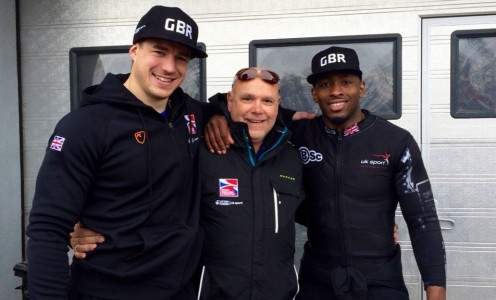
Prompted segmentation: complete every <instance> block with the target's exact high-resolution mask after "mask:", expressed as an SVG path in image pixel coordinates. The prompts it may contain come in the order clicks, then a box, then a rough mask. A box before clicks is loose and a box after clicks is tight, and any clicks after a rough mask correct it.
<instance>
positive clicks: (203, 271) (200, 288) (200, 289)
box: [196, 266, 205, 300]
mask: <svg viewBox="0 0 496 300" xmlns="http://www.w3.org/2000/svg"><path fill="white" fill-rule="evenodd" d="M204 274H205V266H203V268H202V272H201V277H200V286H199V287H198V298H196V299H197V300H200V296H201V292H202V286H203V275H204Z"/></svg>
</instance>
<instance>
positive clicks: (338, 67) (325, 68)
mask: <svg viewBox="0 0 496 300" xmlns="http://www.w3.org/2000/svg"><path fill="white" fill-rule="evenodd" d="M329 72H351V73H355V74H357V75H358V76H359V77H360V79H361V78H362V71H361V70H360V62H359V60H358V55H357V54H356V52H355V50H353V49H351V48H344V47H336V46H333V47H330V48H327V49H325V50H322V51H320V52H319V53H317V54H315V56H314V57H313V58H312V74H311V75H310V76H308V77H307V81H308V83H310V84H311V85H314V84H315V81H317V78H318V77H319V76H320V75H322V74H324V73H329Z"/></svg>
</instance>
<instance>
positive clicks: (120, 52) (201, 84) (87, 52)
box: [69, 43, 206, 109]
mask: <svg viewBox="0 0 496 300" xmlns="http://www.w3.org/2000/svg"><path fill="white" fill-rule="evenodd" d="M130 47H131V45H126V46H105V47H78V48H72V49H71V50H70V51H69V68H70V89H71V109H75V108H76V107H78V106H79V103H80V102H81V92H82V91H83V90H84V89H85V88H87V87H89V86H92V85H95V84H99V83H100V82H101V81H102V80H103V78H104V77H105V75H106V74H107V73H114V74H119V73H122V74H125V73H129V72H130V70H131V58H130V57H129V54H128V51H129V48H130ZM198 47H199V48H201V49H203V50H205V44H203V43H198ZM181 87H182V88H183V90H184V91H185V92H186V93H188V94H189V95H190V96H191V97H193V98H195V99H198V100H201V101H205V99H204V98H205V96H206V95H205V90H206V60H205V59H204V58H194V59H192V60H191V61H190V63H189V65H188V73H187V75H186V79H185V80H184V82H183V84H182V85H181Z"/></svg>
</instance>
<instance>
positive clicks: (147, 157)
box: [27, 74, 207, 299]
mask: <svg viewBox="0 0 496 300" xmlns="http://www.w3.org/2000/svg"><path fill="white" fill-rule="evenodd" d="M126 78H127V75H119V76H115V75H111V74H110V75H107V77H106V78H105V79H104V80H103V82H102V83H101V84H100V85H97V86H93V87H90V88H88V89H86V90H85V91H84V94H83V103H82V107H80V108H79V109H76V110H74V111H72V112H71V113H69V114H68V115H66V116H65V117H64V118H62V119H61V120H60V122H59V123H58V124H57V126H56V128H55V130H54V132H53V134H52V136H51V138H50V140H49V143H48V147H47V150H46V155H45V158H44V160H43V163H42V165H41V168H40V171H39V175H38V179H37V183H36V190H35V196H34V200H33V208H32V210H31V215H30V219H29V221H30V223H29V226H28V228H27V234H28V236H29V238H30V239H29V242H28V249H27V254H28V260H29V264H28V268H29V271H28V280H29V293H30V297H31V299H66V298H67V286H68V282H69V268H68V261H67V245H68V240H69V233H70V232H71V231H72V230H73V226H74V224H75V223H76V222H77V221H81V222H82V223H83V224H84V226H85V227H87V228H89V229H91V230H94V231H96V232H99V233H101V234H103V235H104V236H105V238H106V240H105V242H104V243H103V244H100V245H99V246H98V247H97V249H96V250H95V251H94V252H93V253H90V255H89V256H88V257H87V259H85V260H77V259H75V260H74V262H73V264H72V268H71V277H72V278H71V280H70V284H71V286H72V288H73V289H76V290H81V291H83V292H84V293H85V294H89V295H94V296H95V297H102V298H106V299H174V294H175V293H177V292H178V290H180V289H181V288H182V286H183V285H184V284H185V283H186V282H188V281H189V279H190V276H191V273H192V270H193V267H194V265H195V262H196V258H197V257H198V256H199V253H195V251H196V252H198V251H197V250H196V249H197V248H198V246H197V245H194V243H195V242H196V236H197V233H198V232H197V229H198V224H199V199H198V196H199V195H198V193H197V191H198V189H197V185H196V183H195V179H194V168H195V162H194V155H193V153H195V151H196V148H197V147H198V145H199V139H198V138H199V134H200V133H201V132H202V129H203V128H202V125H203V123H204V121H205V119H206V118H207V115H206V113H207V109H206V103H201V102H199V101H196V100H194V99H192V98H191V97H189V96H188V95H187V94H184V93H183V92H182V90H181V89H178V90H177V91H175V92H174V94H173V95H172V96H171V97H170V99H169V103H170V106H169V108H168V110H169V111H168V117H167V118H164V117H162V116H161V115H160V114H159V113H157V112H156V111H155V110H154V109H152V108H151V107H149V106H147V105H145V104H143V103H142V102H141V101H139V100H138V99H137V98H135V97H134V95H132V94H131V93H130V92H129V91H128V90H127V89H126V88H125V87H124V86H123V82H124V81H125V80H126ZM53 148H55V149H53Z"/></svg>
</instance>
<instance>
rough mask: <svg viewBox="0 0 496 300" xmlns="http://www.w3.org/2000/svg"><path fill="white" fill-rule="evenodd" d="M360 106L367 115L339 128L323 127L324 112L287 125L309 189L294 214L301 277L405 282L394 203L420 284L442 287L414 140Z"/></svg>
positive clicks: (436, 228) (439, 249) (435, 225)
mask: <svg viewBox="0 0 496 300" xmlns="http://www.w3.org/2000/svg"><path fill="white" fill-rule="evenodd" d="M363 112H364V114H365V116H366V118H365V119H364V120H363V121H361V122H360V123H358V124H357V126H355V127H353V128H351V129H348V130H345V132H344V133H343V132H337V131H335V130H332V129H329V128H327V127H326V126H325V125H324V122H323V119H322V117H317V118H316V119H314V120H304V121H297V122H294V123H293V124H292V126H291V128H292V129H293V130H294V134H293V138H292V141H293V142H294V143H295V145H296V146H297V148H298V150H299V151H300V155H301V158H302V162H303V178H304V188H305V191H306V196H307V197H306V199H307V200H306V201H305V205H304V206H303V207H304V208H305V209H302V210H301V211H303V212H306V213H305V214H302V215H301V218H299V219H298V220H299V221H300V222H301V223H303V224H304V225H306V226H307V228H308V242H307V243H306V245H305V252H304V256H303V259H302V261H301V269H300V279H301V280H311V281H319V282H327V283H331V280H330V279H333V282H334V285H335V286H340V287H341V288H342V289H343V290H342V291H345V290H346V289H348V288H351V287H346V286H342V285H345V282H348V283H349V282H353V280H355V279H356V280H357V282H361V283H365V281H366V284H368V285H385V286H389V287H393V288H404V283H403V278H402V270H401V258H400V251H399V246H398V247H396V246H394V243H393V226H394V223H395V211H396V207H397V205H398V204H399V205H400V207H401V211H402V213H403V217H404V218H405V221H406V224H407V226H408V230H409V233H410V238H411V241H412V247H413V251H414V253H415V258H416V260H417V264H418V267H419V269H420V273H421V275H422V279H423V281H424V283H425V285H426V286H430V285H437V286H444V285H445V284H446V270H445V268H446V265H445V250H444V244H443V238H442V235H441V229H440V225H439V221H438V217H437V213H436V208H435V205H434V198H433V194H432V190H431V185H430V182H429V178H428V176H427V172H426V170H425V168H424V165H423V162H422V157H421V154H420V150H419V147H418V146H417V143H416V142H415V140H414V138H413V137H412V136H411V134H410V133H408V132H407V131H406V130H404V129H402V128H400V127H398V126H395V125H393V124H391V123H389V122H388V121H386V120H383V119H381V118H379V117H376V116H374V115H371V114H370V113H369V112H367V111H363ZM338 274H349V275H350V274H355V275H357V274H358V275H357V277H356V278H354V279H353V280H350V279H347V280H346V279H344V280H343V278H336V277H340V276H339V275H338ZM362 275H363V277H362ZM341 284H342V285H341ZM354 284H355V285H357V283H354ZM362 287H363V286H362ZM365 288H366V287H365Z"/></svg>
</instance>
